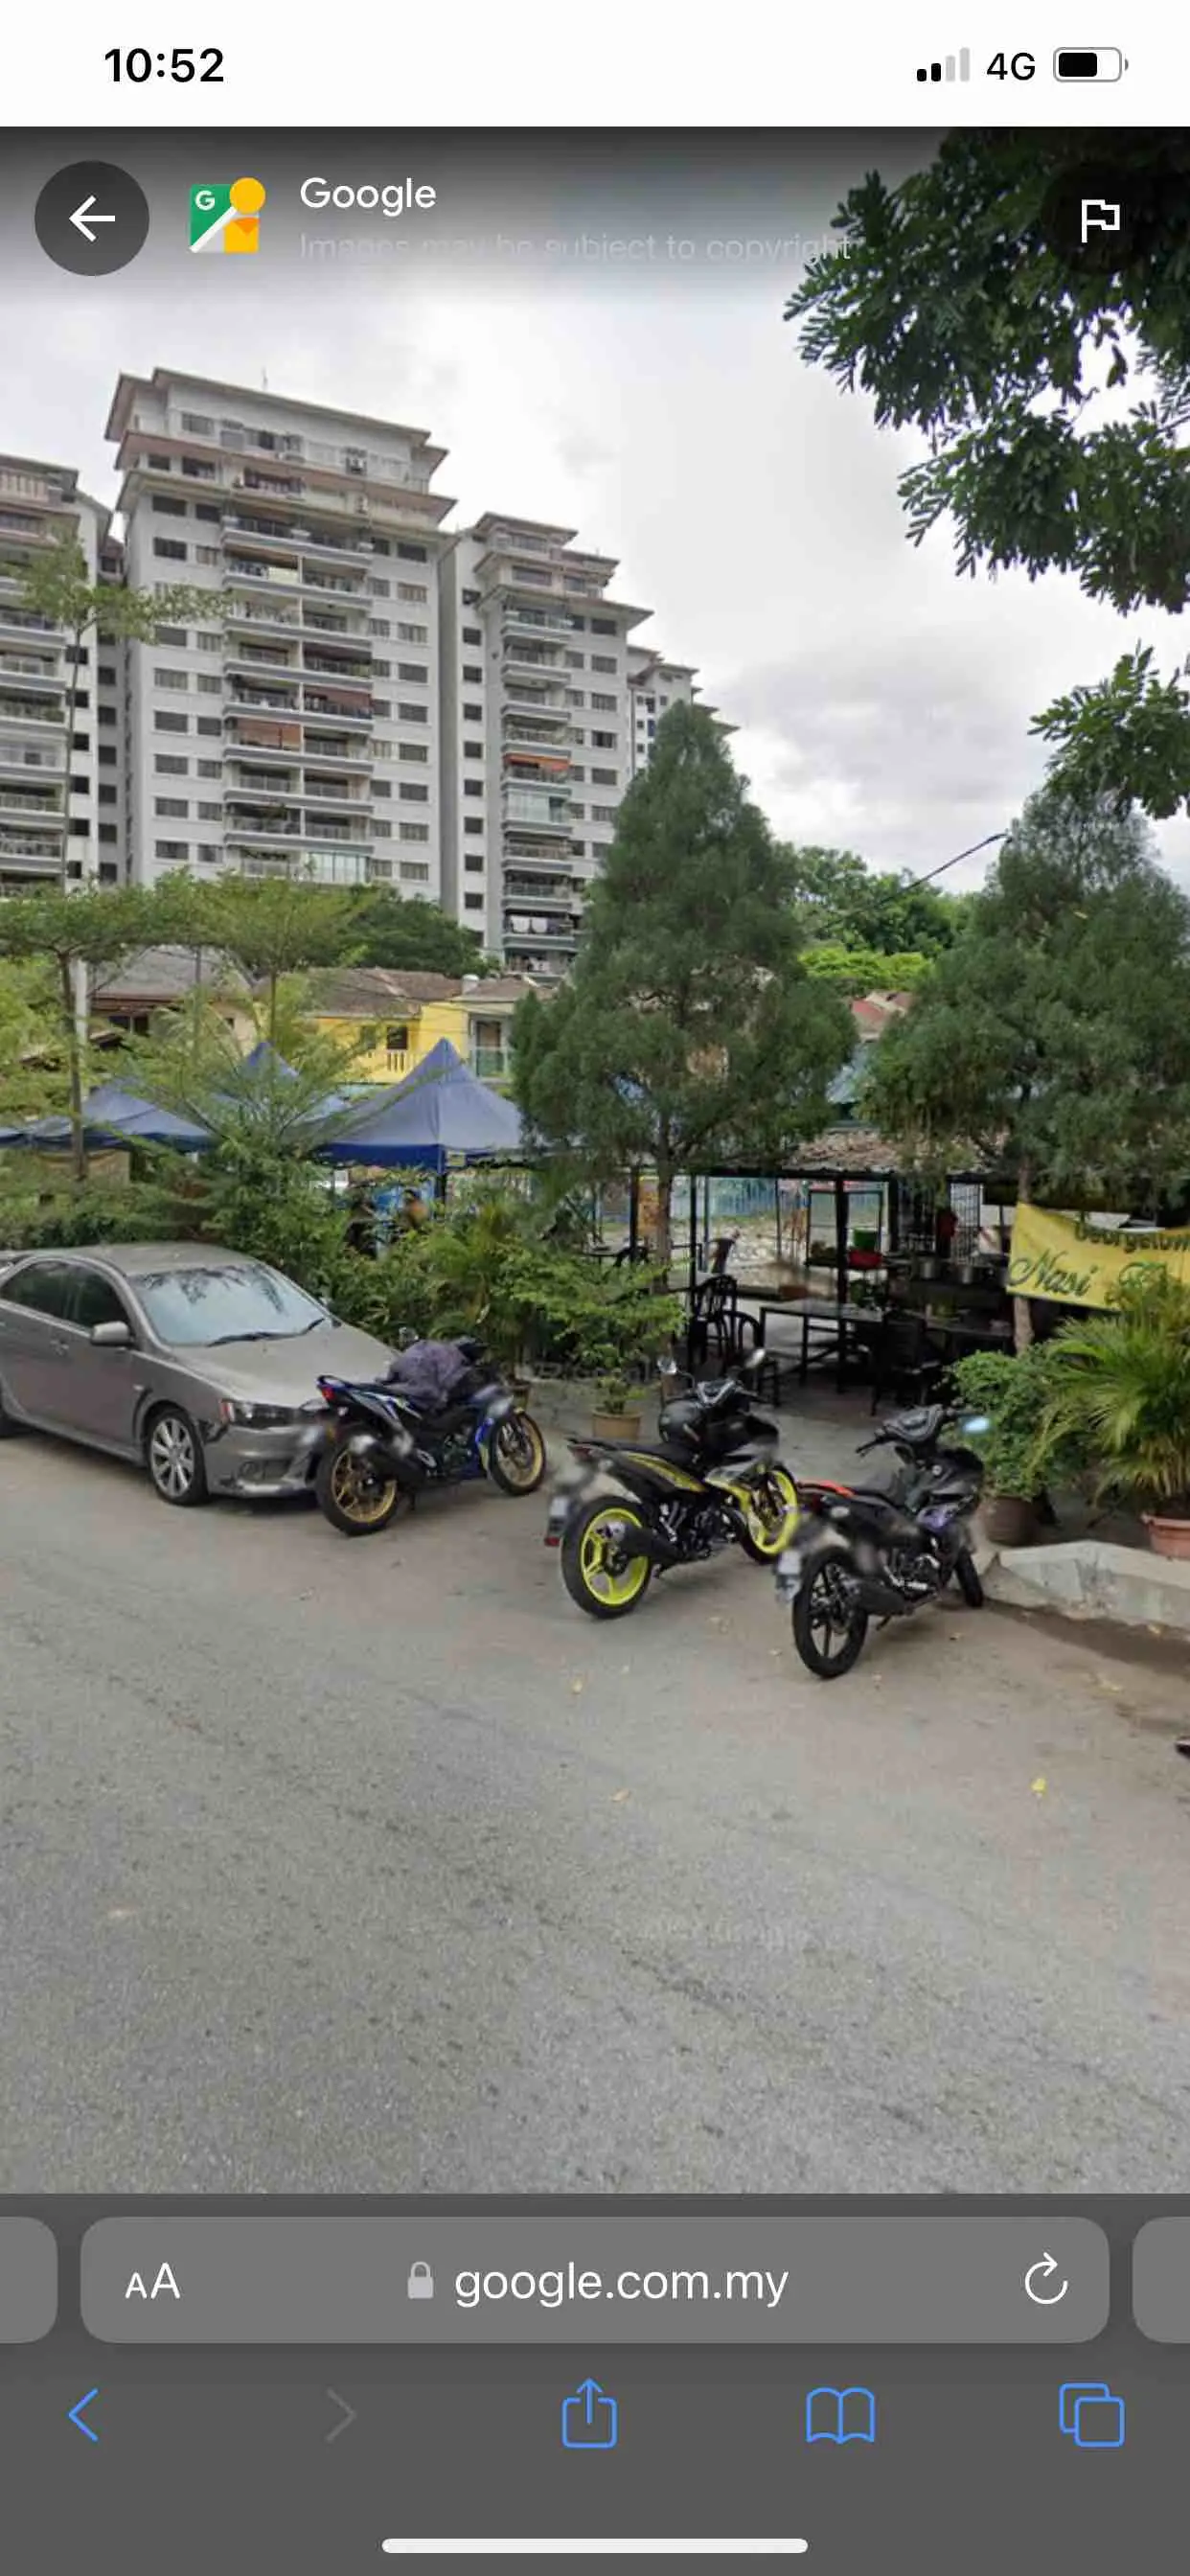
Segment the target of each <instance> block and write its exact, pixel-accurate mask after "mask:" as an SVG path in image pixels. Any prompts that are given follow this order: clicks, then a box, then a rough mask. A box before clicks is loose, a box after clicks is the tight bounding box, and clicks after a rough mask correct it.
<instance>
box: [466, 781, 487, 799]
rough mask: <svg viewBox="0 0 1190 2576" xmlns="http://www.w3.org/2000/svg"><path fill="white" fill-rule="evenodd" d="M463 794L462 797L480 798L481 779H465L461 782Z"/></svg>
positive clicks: (481, 790)
mask: <svg viewBox="0 0 1190 2576" xmlns="http://www.w3.org/2000/svg"><path fill="white" fill-rule="evenodd" d="M463 794H464V796H482V794H483V780H482V778H465V779H464V780H463Z"/></svg>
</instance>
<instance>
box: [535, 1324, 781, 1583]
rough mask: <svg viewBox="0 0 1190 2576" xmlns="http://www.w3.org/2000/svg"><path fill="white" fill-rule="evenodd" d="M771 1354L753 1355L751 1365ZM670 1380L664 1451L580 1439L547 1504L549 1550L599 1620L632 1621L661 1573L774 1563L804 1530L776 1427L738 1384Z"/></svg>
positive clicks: (660, 1445)
mask: <svg viewBox="0 0 1190 2576" xmlns="http://www.w3.org/2000/svg"><path fill="white" fill-rule="evenodd" d="M763 1357H764V1354H763V1352H762V1351H757V1352H754V1353H753V1354H752V1355H751V1357H750V1358H749V1360H748V1361H747V1362H746V1363H745V1366H746V1368H749V1369H751V1368H755V1367H757V1366H758V1365H759V1364H760V1362H761V1361H762V1360H763ZM662 1374H663V1376H664V1378H665V1379H666V1381H667V1385H668V1386H669V1387H670V1388H671V1391H670V1392H669V1393H668V1394H667V1397H666V1401H665V1402H664V1403H663V1404H662V1406H661V1410H660V1412H659V1414H658V1418H657V1432H658V1438H657V1442H656V1445H655V1446H648V1447H645V1446H642V1445H641V1444H640V1443H639V1442H637V1441H632V1440H624V1441H615V1440H572V1441H571V1444H570V1447H571V1452H572V1457H571V1463H570V1467H569V1469H568V1471H566V1472H565V1473H564V1475H563V1476H562V1477H561V1478H560V1479H559V1482H558V1485H557V1488H556V1490H555V1493H554V1496H553V1499H552V1501H551V1504H550V1511H549V1521H548V1525H547V1529H546V1536H545V1544H546V1546H547V1547H556V1548H560V1549H561V1562H562V1579H563V1581H564V1583H565V1585H566V1589H567V1591H568V1592H569V1594H570V1597H571V1600H572V1601H576V1602H577V1603H578V1606H579V1608H580V1610H586V1611H587V1612H589V1614H590V1616H591V1618H592V1619H622V1618H624V1617H625V1615H626V1614H627V1612H628V1611H629V1610H635V1608H636V1605H637V1603H638V1601H640V1599H641V1598H642V1596H643V1594H644V1593H645V1591H646V1590H647V1587H648V1584H649V1582H650V1579H651V1577H652V1575H653V1574H654V1572H656V1573H659V1574H661V1573H665V1572H667V1571H668V1569H669V1568H670V1567H671V1566H674V1565H692V1564H694V1563H695V1562H696V1560H698V1559H699V1558H702V1557H708V1556H714V1555H715V1554H716V1553H717V1551H718V1550H719V1549H720V1548H723V1547H731V1546H738V1547H742V1548H743V1550H744V1553H745V1555H746V1556H750V1557H751V1558H752V1559H753V1560H754V1562H755V1563H756V1564H758V1565H775V1564H776V1562H777V1559H778V1557H779V1556H780V1555H781V1552H782V1550H783V1548H785V1547H786V1545H787V1544H788V1541H789V1539H790V1536H791V1534H792V1532H793V1530H794V1527H795V1525H796V1522H797V1516H798V1495H797V1487H796V1485H795V1484H794V1481H793V1478H792V1476H791V1475H790V1473H789V1471H788V1469H787V1468H786V1467H783V1466H781V1465H780V1463H779V1462H778V1460H777V1459H776V1457H775V1455H774V1452H775V1449H776V1444H777V1440H778V1437H779V1434H778V1431H777V1426H776V1424H775V1423H774V1422H766V1421H764V1420H763V1419H762V1418H761V1416H760V1415H759V1414H756V1413H753V1411H752V1401H751V1394H750V1390H749V1389H748V1387H747V1386H746V1385H745V1384H744V1383H743V1381H742V1378H739V1377H728V1378H722V1379H708V1380H706V1381H702V1382H699V1381H696V1380H694V1379H692V1378H690V1377H688V1376H685V1375H683V1373H682V1372H680V1371H679V1370H677V1369H676V1368H673V1367H668V1368H666V1369H665V1370H663V1372H662Z"/></svg>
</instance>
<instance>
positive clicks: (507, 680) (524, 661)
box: [500, 644, 566, 692]
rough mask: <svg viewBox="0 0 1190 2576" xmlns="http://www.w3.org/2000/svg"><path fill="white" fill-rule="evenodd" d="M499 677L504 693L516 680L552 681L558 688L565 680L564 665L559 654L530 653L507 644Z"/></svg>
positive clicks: (526, 648)
mask: <svg viewBox="0 0 1190 2576" xmlns="http://www.w3.org/2000/svg"><path fill="white" fill-rule="evenodd" d="M500 675H501V680H502V682H503V684H504V687H505V691H506V692H507V691H508V689H509V686H510V684H511V683H512V682H514V681H517V680H540V681H542V682H545V683H548V682H551V681H552V682H556V683H557V684H558V686H559V687H560V686H562V685H563V683H564V680H565V675H566V664H565V663H564V661H563V660H562V658H561V654H560V653H559V652H548V651H537V652H532V653H531V652H530V651H529V649H528V647H527V646H524V645H518V644H509V645H507V646H506V647H505V652H504V659H503V661H502V662H501V665H500Z"/></svg>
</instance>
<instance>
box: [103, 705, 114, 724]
mask: <svg viewBox="0 0 1190 2576" xmlns="http://www.w3.org/2000/svg"><path fill="white" fill-rule="evenodd" d="M99 721H100V724H105V725H114V723H115V721H116V710H115V708H114V707H101V708H100V710H99Z"/></svg>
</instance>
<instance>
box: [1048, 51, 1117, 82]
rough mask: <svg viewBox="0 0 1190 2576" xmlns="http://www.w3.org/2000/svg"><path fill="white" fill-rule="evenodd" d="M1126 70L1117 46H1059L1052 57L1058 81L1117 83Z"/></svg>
mask: <svg viewBox="0 0 1190 2576" xmlns="http://www.w3.org/2000/svg"><path fill="white" fill-rule="evenodd" d="M1127 68H1128V66H1127V64H1126V62H1125V60H1124V57H1123V55H1122V53H1121V52H1120V48H1119V46H1118V45H1059V47H1058V50H1057V52H1056V54H1055V55H1054V79H1055V80H1060V81H1118V80H1119V79H1120V78H1121V75H1122V74H1123V73H1124V72H1125V71H1126V70H1127Z"/></svg>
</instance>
